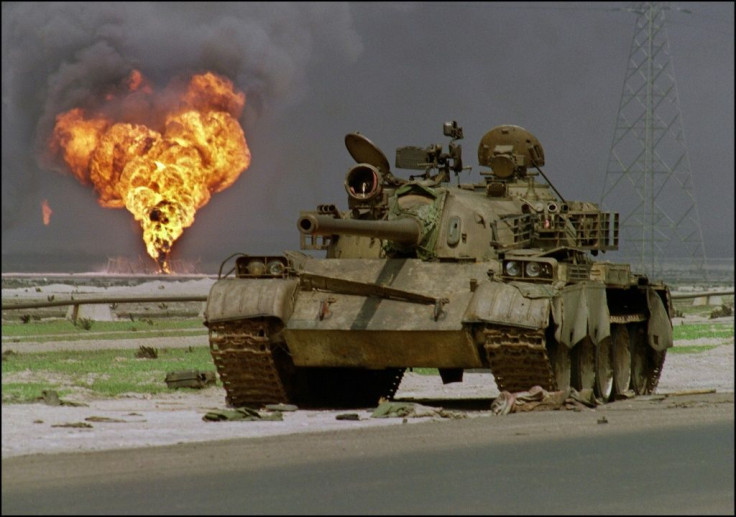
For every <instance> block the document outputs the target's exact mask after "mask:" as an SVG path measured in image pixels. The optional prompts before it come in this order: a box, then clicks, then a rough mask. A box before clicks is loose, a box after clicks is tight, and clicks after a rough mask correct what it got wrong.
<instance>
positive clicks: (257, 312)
mask: <svg viewBox="0 0 736 517" xmlns="http://www.w3.org/2000/svg"><path fill="white" fill-rule="evenodd" d="M297 285H298V281H297V280H296V279H288V278H287V279H281V278H263V279H260V278H258V279H238V278H226V279H222V280H218V281H217V282H215V283H214V284H213V285H212V287H211V288H210V294H209V296H208V297H207V306H206V307H205V311H204V320H205V324H207V323H210V322H218V321H233V320H239V319H245V318H258V317H275V318H278V319H280V320H281V321H286V320H288V318H289V317H290V316H291V313H292V311H293V310H294V303H295V299H296V289H297Z"/></svg>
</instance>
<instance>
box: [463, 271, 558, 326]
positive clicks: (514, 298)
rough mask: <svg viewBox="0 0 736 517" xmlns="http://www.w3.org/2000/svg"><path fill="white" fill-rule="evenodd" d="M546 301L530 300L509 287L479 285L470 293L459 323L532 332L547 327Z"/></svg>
mask: <svg viewBox="0 0 736 517" xmlns="http://www.w3.org/2000/svg"><path fill="white" fill-rule="evenodd" d="M549 315H550V299H549V297H545V296H532V295H530V293H527V292H525V291H522V290H521V289H519V288H518V287H517V286H515V285H513V284H504V283H502V282H487V283H481V284H479V285H478V287H477V288H476V290H475V292H474V293H473V297H472V298H471V299H470V303H468V307H467V309H466V310H465V314H464V316H463V323H479V322H483V323H495V324H498V325H510V326H513V327H523V328H532V329H543V328H547V325H549Z"/></svg>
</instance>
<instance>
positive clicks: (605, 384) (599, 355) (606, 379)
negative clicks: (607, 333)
mask: <svg viewBox="0 0 736 517" xmlns="http://www.w3.org/2000/svg"><path fill="white" fill-rule="evenodd" d="M612 348H613V347H612V346H611V338H610V337H607V338H606V339H604V340H602V341H601V342H600V343H598V346H597V347H595V394H596V396H597V397H598V398H600V399H602V400H603V401H604V402H608V401H609V400H610V399H611V395H612V394H613V364H612V363H613V358H612V353H611V352H612Z"/></svg>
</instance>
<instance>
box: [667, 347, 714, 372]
mask: <svg viewBox="0 0 736 517" xmlns="http://www.w3.org/2000/svg"><path fill="white" fill-rule="evenodd" d="M718 346H719V345H700V346H673V347H672V348H668V349H667V353H668V354H699V353H701V352H705V351H707V350H711V349H713V348H716V347H718ZM665 367H666V366H665Z"/></svg>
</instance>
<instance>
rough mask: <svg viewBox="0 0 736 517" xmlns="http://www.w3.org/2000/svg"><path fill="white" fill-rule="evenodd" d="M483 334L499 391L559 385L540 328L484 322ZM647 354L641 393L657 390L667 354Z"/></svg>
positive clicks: (547, 387)
mask: <svg viewBox="0 0 736 517" xmlns="http://www.w3.org/2000/svg"><path fill="white" fill-rule="evenodd" d="M483 335H484V337H485V341H484V343H483V348H484V350H485V353H486V358H487V359H488V363H489V365H490V367H491V372H492V373H493V376H494V378H495V380H496V384H497V385H498V389H499V391H508V392H511V393H514V392H519V391H527V390H529V389H530V388H531V387H532V386H537V385H538V386H541V387H542V388H543V389H546V390H549V391H552V390H556V389H558V387H557V382H556V381H555V376H554V371H553V369H552V364H551V363H550V360H549V356H548V355H547V347H546V338H545V332H544V330H543V329H522V328H516V327H504V326H487V327H486V328H484V329H483ZM649 354H650V355H649V357H650V359H649V361H648V364H647V370H648V371H647V372H646V374H645V375H646V379H647V380H646V391H645V393H643V394H650V393H653V392H654V391H655V390H656V388H657V384H658V383H659V377H660V375H661V374H662V369H663V368H664V360H665V357H666V352H654V351H653V350H650V351H649Z"/></svg>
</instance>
